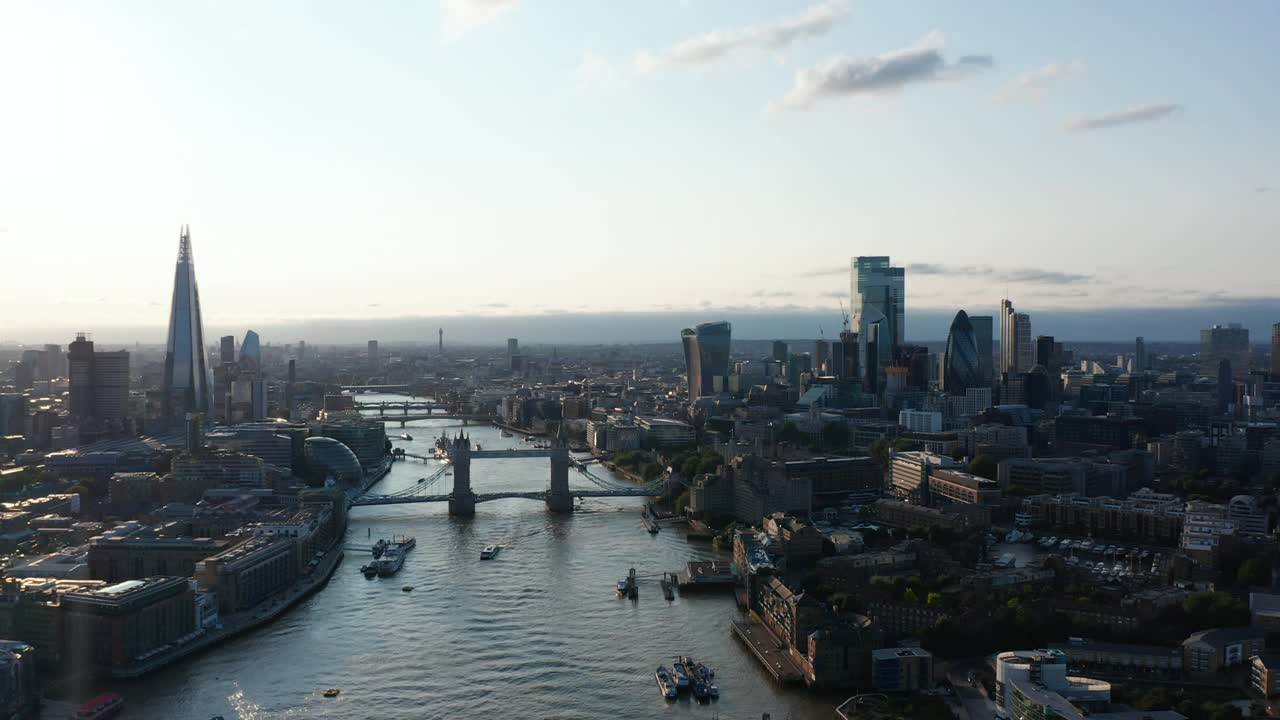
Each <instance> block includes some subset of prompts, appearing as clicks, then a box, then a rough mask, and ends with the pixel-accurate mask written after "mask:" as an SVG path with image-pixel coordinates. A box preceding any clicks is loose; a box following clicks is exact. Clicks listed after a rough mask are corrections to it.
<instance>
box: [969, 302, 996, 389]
mask: <svg viewBox="0 0 1280 720" xmlns="http://www.w3.org/2000/svg"><path fill="white" fill-rule="evenodd" d="M969 324H970V325H972V326H973V337H974V340H975V342H977V344H978V378H979V381H980V383H981V384H982V385H985V386H987V387H990V386H991V383H992V381H993V380H994V379H995V376H996V374H995V366H994V364H993V362H994V358H995V354H994V341H993V338H994V337H995V320H994V319H993V318H992V317H991V316H990V315H970V316H969Z"/></svg>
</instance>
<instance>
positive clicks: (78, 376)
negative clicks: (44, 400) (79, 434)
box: [67, 333, 93, 418]
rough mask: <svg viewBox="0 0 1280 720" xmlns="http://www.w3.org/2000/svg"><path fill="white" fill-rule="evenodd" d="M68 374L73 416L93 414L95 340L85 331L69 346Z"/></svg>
mask: <svg viewBox="0 0 1280 720" xmlns="http://www.w3.org/2000/svg"><path fill="white" fill-rule="evenodd" d="M67 376H68V381H69V384H70V387H69V388H68V390H69V392H70V396H71V397H70V398H69V399H70V406H71V407H70V411H71V417H73V418H88V417H90V416H92V415H93V341H92V340H86V339H85V335H84V333H76V339H75V341H73V342H72V343H71V344H70V345H68V346H67Z"/></svg>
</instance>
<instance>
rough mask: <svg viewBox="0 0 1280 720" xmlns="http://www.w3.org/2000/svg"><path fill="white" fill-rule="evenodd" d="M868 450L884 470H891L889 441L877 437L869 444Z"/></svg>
mask: <svg viewBox="0 0 1280 720" xmlns="http://www.w3.org/2000/svg"><path fill="white" fill-rule="evenodd" d="M867 452H868V453H869V454H870V455H871V457H872V458H874V459H875V461H876V464H877V465H879V466H880V469H881V470H883V471H884V472H888V471H889V452H890V448H889V441H888V440H885V439H884V438H876V439H875V440H872V441H871V445H869V446H867Z"/></svg>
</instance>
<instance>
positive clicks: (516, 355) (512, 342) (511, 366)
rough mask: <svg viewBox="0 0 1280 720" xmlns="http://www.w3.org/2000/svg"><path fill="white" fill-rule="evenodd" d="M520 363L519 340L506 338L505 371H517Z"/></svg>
mask: <svg viewBox="0 0 1280 720" xmlns="http://www.w3.org/2000/svg"><path fill="white" fill-rule="evenodd" d="M521 364H522V363H521V362H520V340H518V339H517V338H507V369H508V370H519V369H520V366H521Z"/></svg>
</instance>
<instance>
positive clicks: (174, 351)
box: [162, 225, 210, 420]
mask: <svg viewBox="0 0 1280 720" xmlns="http://www.w3.org/2000/svg"><path fill="white" fill-rule="evenodd" d="M162 403H163V408H162V412H163V415H164V417H165V418H166V419H168V420H180V419H182V418H183V417H185V416H186V415H187V414H188V413H208V412H209V405H210V397H209V371H208V367H207V365H206V362H205V353H204V325H203V324H202V323H201V321H200V290H199V289H198V288H197V287H196V268H195V263H194V262H193V260H192V258H191V228H190V227H188V226H185V225H184V226H183V227H182V230H181V232H180V234H179V237H178V266H177V268H176V269H175V271H174V274H173V303H172V305H170V307H169V340H168V344H167V346H166V349H165V356H164V397H163V399H162Z"/></svg>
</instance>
